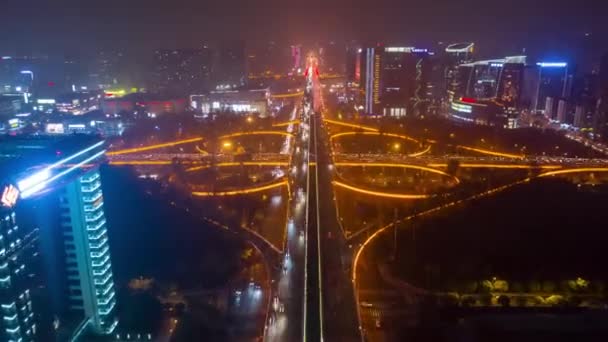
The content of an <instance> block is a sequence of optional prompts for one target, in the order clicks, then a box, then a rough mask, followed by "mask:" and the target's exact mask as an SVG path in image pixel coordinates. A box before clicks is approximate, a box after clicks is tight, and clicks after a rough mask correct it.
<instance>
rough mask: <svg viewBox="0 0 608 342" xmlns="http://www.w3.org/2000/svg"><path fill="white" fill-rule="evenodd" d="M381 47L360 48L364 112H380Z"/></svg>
mask: <svg viewBox="0 0 608 342" xmlns="http://www.w3.org/2000/svg"><path fill="white" fill-rule="evenodd" d="M383 50H384V48H382V47H368V48H364V49H361V59H360V62H361V82H360V87H361V88H362V89H363V92H364V94H365V95H364V96H365V100H364V101H363V102H364V104H365V107H364V110H365V113H366V114H375V115H377V114H379V113H380V112H381V103H380V96H381V79H380V76H381V67H382V52H383Z"/></svg>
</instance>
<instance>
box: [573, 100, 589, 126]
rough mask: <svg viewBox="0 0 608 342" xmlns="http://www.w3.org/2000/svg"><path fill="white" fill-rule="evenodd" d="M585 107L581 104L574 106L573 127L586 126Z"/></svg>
mask: <svg viewBox="0 0 608 342" xmlns="http://www.w3.org/2000/svg"><path fill="white" fill-rule="evenodd" d="M586 123H587V122H586V120H585V109H584V108H583V106H580V105H579V106H576V109H575V110H574V127H577V128H584V127H585V126H586Z"/></svg>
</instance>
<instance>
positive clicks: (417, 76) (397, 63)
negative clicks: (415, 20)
mask: <svg viewBox="0 0 608 342" xmlns="http://www.w3.org/2000/svg"><path fill="white" fill-rule="evenodd" d="M360 55H361V58H360V62H361V82H360V83H359V85H360V87H361V88H362V89H363V90H364V93H365V101H364V102H365V107H364V108H365V112H366V113H368V114H374V115H383V116H397V117H399V116H405V115H414V116H418V115H421V114H424V113H426V106H427V104H428V101H429V98H430V90H429V89H430V78H431V61H430V58H429V56H430V55H429V52H428V50H426V49H417V48H414V47H380V46H378V47H375V48H366V49H361V53H360Z"/></svg>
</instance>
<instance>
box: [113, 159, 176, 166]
mask: <svg viewBox="0 0 608 342" xmlns="http://www.w3.org/2000/svg"><path fill="white" fill-rule="evenodd" d="M171 163H172V162H171V161H170V160H125V161H123V160H112V161H110V165H170V164H171Z"/></svg>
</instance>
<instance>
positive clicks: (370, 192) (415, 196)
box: [332, 181, 432, 199]
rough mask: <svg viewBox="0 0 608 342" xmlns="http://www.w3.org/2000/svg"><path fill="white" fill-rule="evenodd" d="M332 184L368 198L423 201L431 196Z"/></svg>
mask: <svg viewBox="0 0 608 342" xmlns="http://www.w3.org/2000/svg"><path fill="white" fill-rule="evenodd" d="M332 184H333V185H334V186H338V187H341V188H344V189H347V190H351V191H354V192H358V193H361V194H366V195H370V196H376V197H384V198H394V199H424V198H430V197H432V195H424V194H397V193H392V192H382V191H373V190H367V189H362V188H358V187H355V186H352V185H348V184H345V183H342V182H339V181H332Z"/></svg>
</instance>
